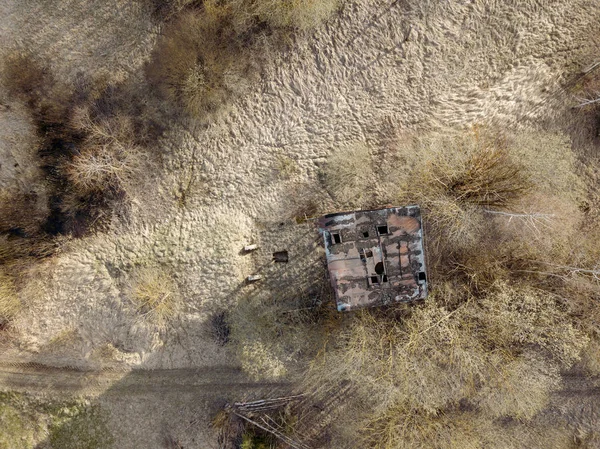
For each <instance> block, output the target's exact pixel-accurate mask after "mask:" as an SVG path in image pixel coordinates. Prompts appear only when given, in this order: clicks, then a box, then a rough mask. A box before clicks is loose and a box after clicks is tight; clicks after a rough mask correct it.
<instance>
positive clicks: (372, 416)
mask: <svg viewBox="0 0 600 449" xmlns="http://www.w3.org/2000/svg"><path fill="white" fill-rule="evenodd" d="M447 294H448V293H447V291H446V292H445V291H444V289H441V290H437V289H436V290H434V291H433V292H432V294H430V297H429V298H428V299H427V301H426V302H425V303H424V304H422V305H417V306H415V307H414V308H413V309H412V310H410V312H409V314H408V315H407V316H405V317H404V318H402V319H400V320H399V319H398V318H397V317H394V315H391V314H389V313H384V312H382V311H377V310H374V311H363V312H360V313H359V314H357V315H356V316H354V317H352V318H350V323H349V325H348V327H347V328H345V330H344V331H343V332H341V333H340V334H337V335H336V336H335V339H332V340H330V341H329V342H328V343H327V344H326V346H325V349H324V351H323V352H322V354H321V356H320V357H319V358H317V360H315V362H314V363H313V365H312V368H311V370H309V373H308V376H307V379H306V384H305V386H306V389H307V390H309V391H311V392H313V395H314V398H321V399H322V396H323V395H328V394H330V392H332V391H335V390H336V389H339V388H341V385H343V384H348V385H351V387H350V388H351V389H350V393H349V395H347V396H346V397H348V398H349V399H348V400H349V401H356V402H357V403H360V407H359V406H358V405H357V406H356V407H354V408H353V410H362V413H361V414H359V415H358V416H356V415H355V416H354V417H353V418H354V419H355V420H358V421H361V419H362V420H364V422H365V423H366V424H365V427H364V428H362V429H359V430H358V432H357V434H356V437H359V435H361V436H363V437H365V438H366V440H367V441H368V442H369V444H368V445H367V446H366V447H382V448H383V447H405V446H402V444H404V443H400V442H401V441H411V442H412V443H411V444H413V445H414V446H413V447H421V446H419V444H422V445H423V446H422V447H461V446H460V444H465V443H464V441H463V440H460V441H461V442H460V443H456V444H458V446H452V444H454V443H452V441H454V440H453V439H452V438H454V436H456V437H457V438H458V437H460V438H463V437H464V438H467V437H468V438H471V437H473V433H472V432H471V431H470V430H469V429H468V428H463V427H461V426H460V425H459V422H458V421H455V420H454V417H453V416H454V414H455V413H456V410H457V409H458V408H459V407H463V408H466V410H471V411H472V412H474V413H478V414H481V416H487V417H488V418H486V419H489V420H494V419H497V418H506V417H508V418H512V419H524V420H528V419H532V418H533V417H535V415H536V414H537V413H538V412H539V411H541V410H542V409H543V408H544V407H545V406H546V404H547V403H548V400H549V395H550V394H551V393H552V392H553V391H555V390H557V389H558V388H559V387H560V375H559V373H560V371H561V370H563V369H566V368H569V367H570V366H572V365H573V363H574V362H576V361H577V360H579V359H580V357H581V352H582V350H583V349H584V348H585V347H586V345H587V344H588V338H587V336H586V335H585V333H583V332H581V331H580V330H578V329H577V328H576V327H575V326H574V325H573V324H572V318H571V316H570V315H569V313H568V311H567V309H566V308H565V307H564V305H563V304H561V302H560V300H557V299H556V298H553V297H552V296H551V295H548V294H545V293H544V292H541V291H539V290H536V289H532V288H530V287H528V286H518V285H508V284H505V283H496V284H494V286H493V287H492V288H490V289H488V293H487V294H486V296H484V297H483V298H477V297H467V298H463V299H462V300H456V299H454V298H451V297H450V298H447V299H448V300H446V295H447ZM467 294H468V293H467ZM451 295H452V294H450V296H451ZM315 400H316V399H315ZM400 410H401V411H402V412H401V413H400V412H399V411H400ZM361 415H362V416H361ZM446 415H447V416H449V417H451V418H450V422H445V421H444V418H443V417H444V416H446ZM412 417H418V419H419V420H420V421H419V422H421V425H417V423H416V422H415V423H412V421H410V420H411V419H412ZM415 419H417V418H415ZM463 424H464V423H463ZM437 439H442V440H445V441H446V442H445V443H444V444H442V443H436V444H439V446H436V445H435V444H433V443H432V441H439V440H437ZM407 444H408V443H407ZM432 444H433V445H432ZM398 445H399V446H398ZM427 445H430V446H427ZM406 447H411V446H410V445H409V446H406ZM474 447H481V446H478V445H476V446H474Z"/></svg>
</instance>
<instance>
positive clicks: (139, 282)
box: [130, 268, 180, 327]
mask: <svg viewBox="0 0 600 449" xmlns="http://www.w3.org/2000/svg"><path fill="white" fill-rule="evenodd" d="M130 297H131V301H132V302H133V304H134V306H135V308H136V311H137V312H138V314H139V315H140V316H141V317H142V318H143V319H145V320H147V321H148V322H150V323H153V324H155V325H158V326H159V327H163V326H165V325H166V324H167V323H168V322H169V321H170V320H171V319H173V318H174V317H175V315H176V314H177V312H178V311H179V306H180V298H179V293H178V291H177V285H176V284H175V282H174V281H173V279H172V278H171V277H170V276H169V275H168V274H167V273H165V272H164V271H162V270H160V269H158V268H142V269H140V270H139V271H137V272H136V273H135V274H134V275H133V277H132V281H131V284H130Z"/></svg>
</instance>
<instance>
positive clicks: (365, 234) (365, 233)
mask: <svg viewBox="0 0 600 449" xmlns="http://www.w3.org/2000/svg"><path fill="white" fill-rule="evenodd" d="M363 237H364V238H366V239H368V238H369V231H365V232H363Z"/></svg>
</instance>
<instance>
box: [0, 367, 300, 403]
mask: <svg viewBox="0 0 600 449" xmlns="http://www.w3.org/2000/svg"><path fill="white" fill-rule="evenodd" d="M287 385H288V384H287V383H285V382H253V381H251V380H249V379H248V377H247V375H245V374H244V373H243V372H242V371H241V369H239V368H236V367H230V366H212V367H203V368H196V369H172V370H169V369H157V370H131V371H125V370H123V371H119V370H103V371H86V370H79V369H76V368H70V367H66V368H56V367H50V366H46V365H41V364H36V363H7V362H0V389H2V388H4V389H10V390H16V391H24V392H43V393H59V394H60V393H74V394H78V395H92V396H95V395H99V394H102V395H133V394H146V393H194V392H195V393H198V394H199V395H202V396H219V395H221V396H223V395H226V396H229V395H231V394H234V393H236V392H237V393H239V394H241V393H248V392H250V391H256V390H273V389H285V387H286V386H287Z"/></svg>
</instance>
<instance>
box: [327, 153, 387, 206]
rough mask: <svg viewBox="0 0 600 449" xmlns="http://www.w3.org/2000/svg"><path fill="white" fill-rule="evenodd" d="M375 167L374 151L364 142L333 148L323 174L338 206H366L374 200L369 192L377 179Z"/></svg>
mask: <svg viewBox="0 0 600 449" xmlns="http://www.w3.org/2000/svg"><path fill="white" fill-rule="evenodd" d="M372 167H373V165H372V161H371V153H370V151H369V148H368V147H367V145H366V144H364V143H356V144H353V145H350V146H344V147H340V148H337V149H335V150H334V151H333V153H332V154H331V155H330V156H329V158H328V159H327V161H326V163H325V165H324V168H323V170H322V173H321V176H322V179H323V184H324V185H325V188H326V190H327V192H328V193H329V194H330V195H331V197H332V198H333V199H334V201H335V202H336V203H337V206H338V208H340V209H342V210H344V209H347V208H352V207H354V208H364V206H365V204H367V203H368V202H369V200H370V199H372V195H369V193H370V191H371V189H372V186H373V183H374V179H375V176H374V172H373V168H372Z"/></svg>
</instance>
